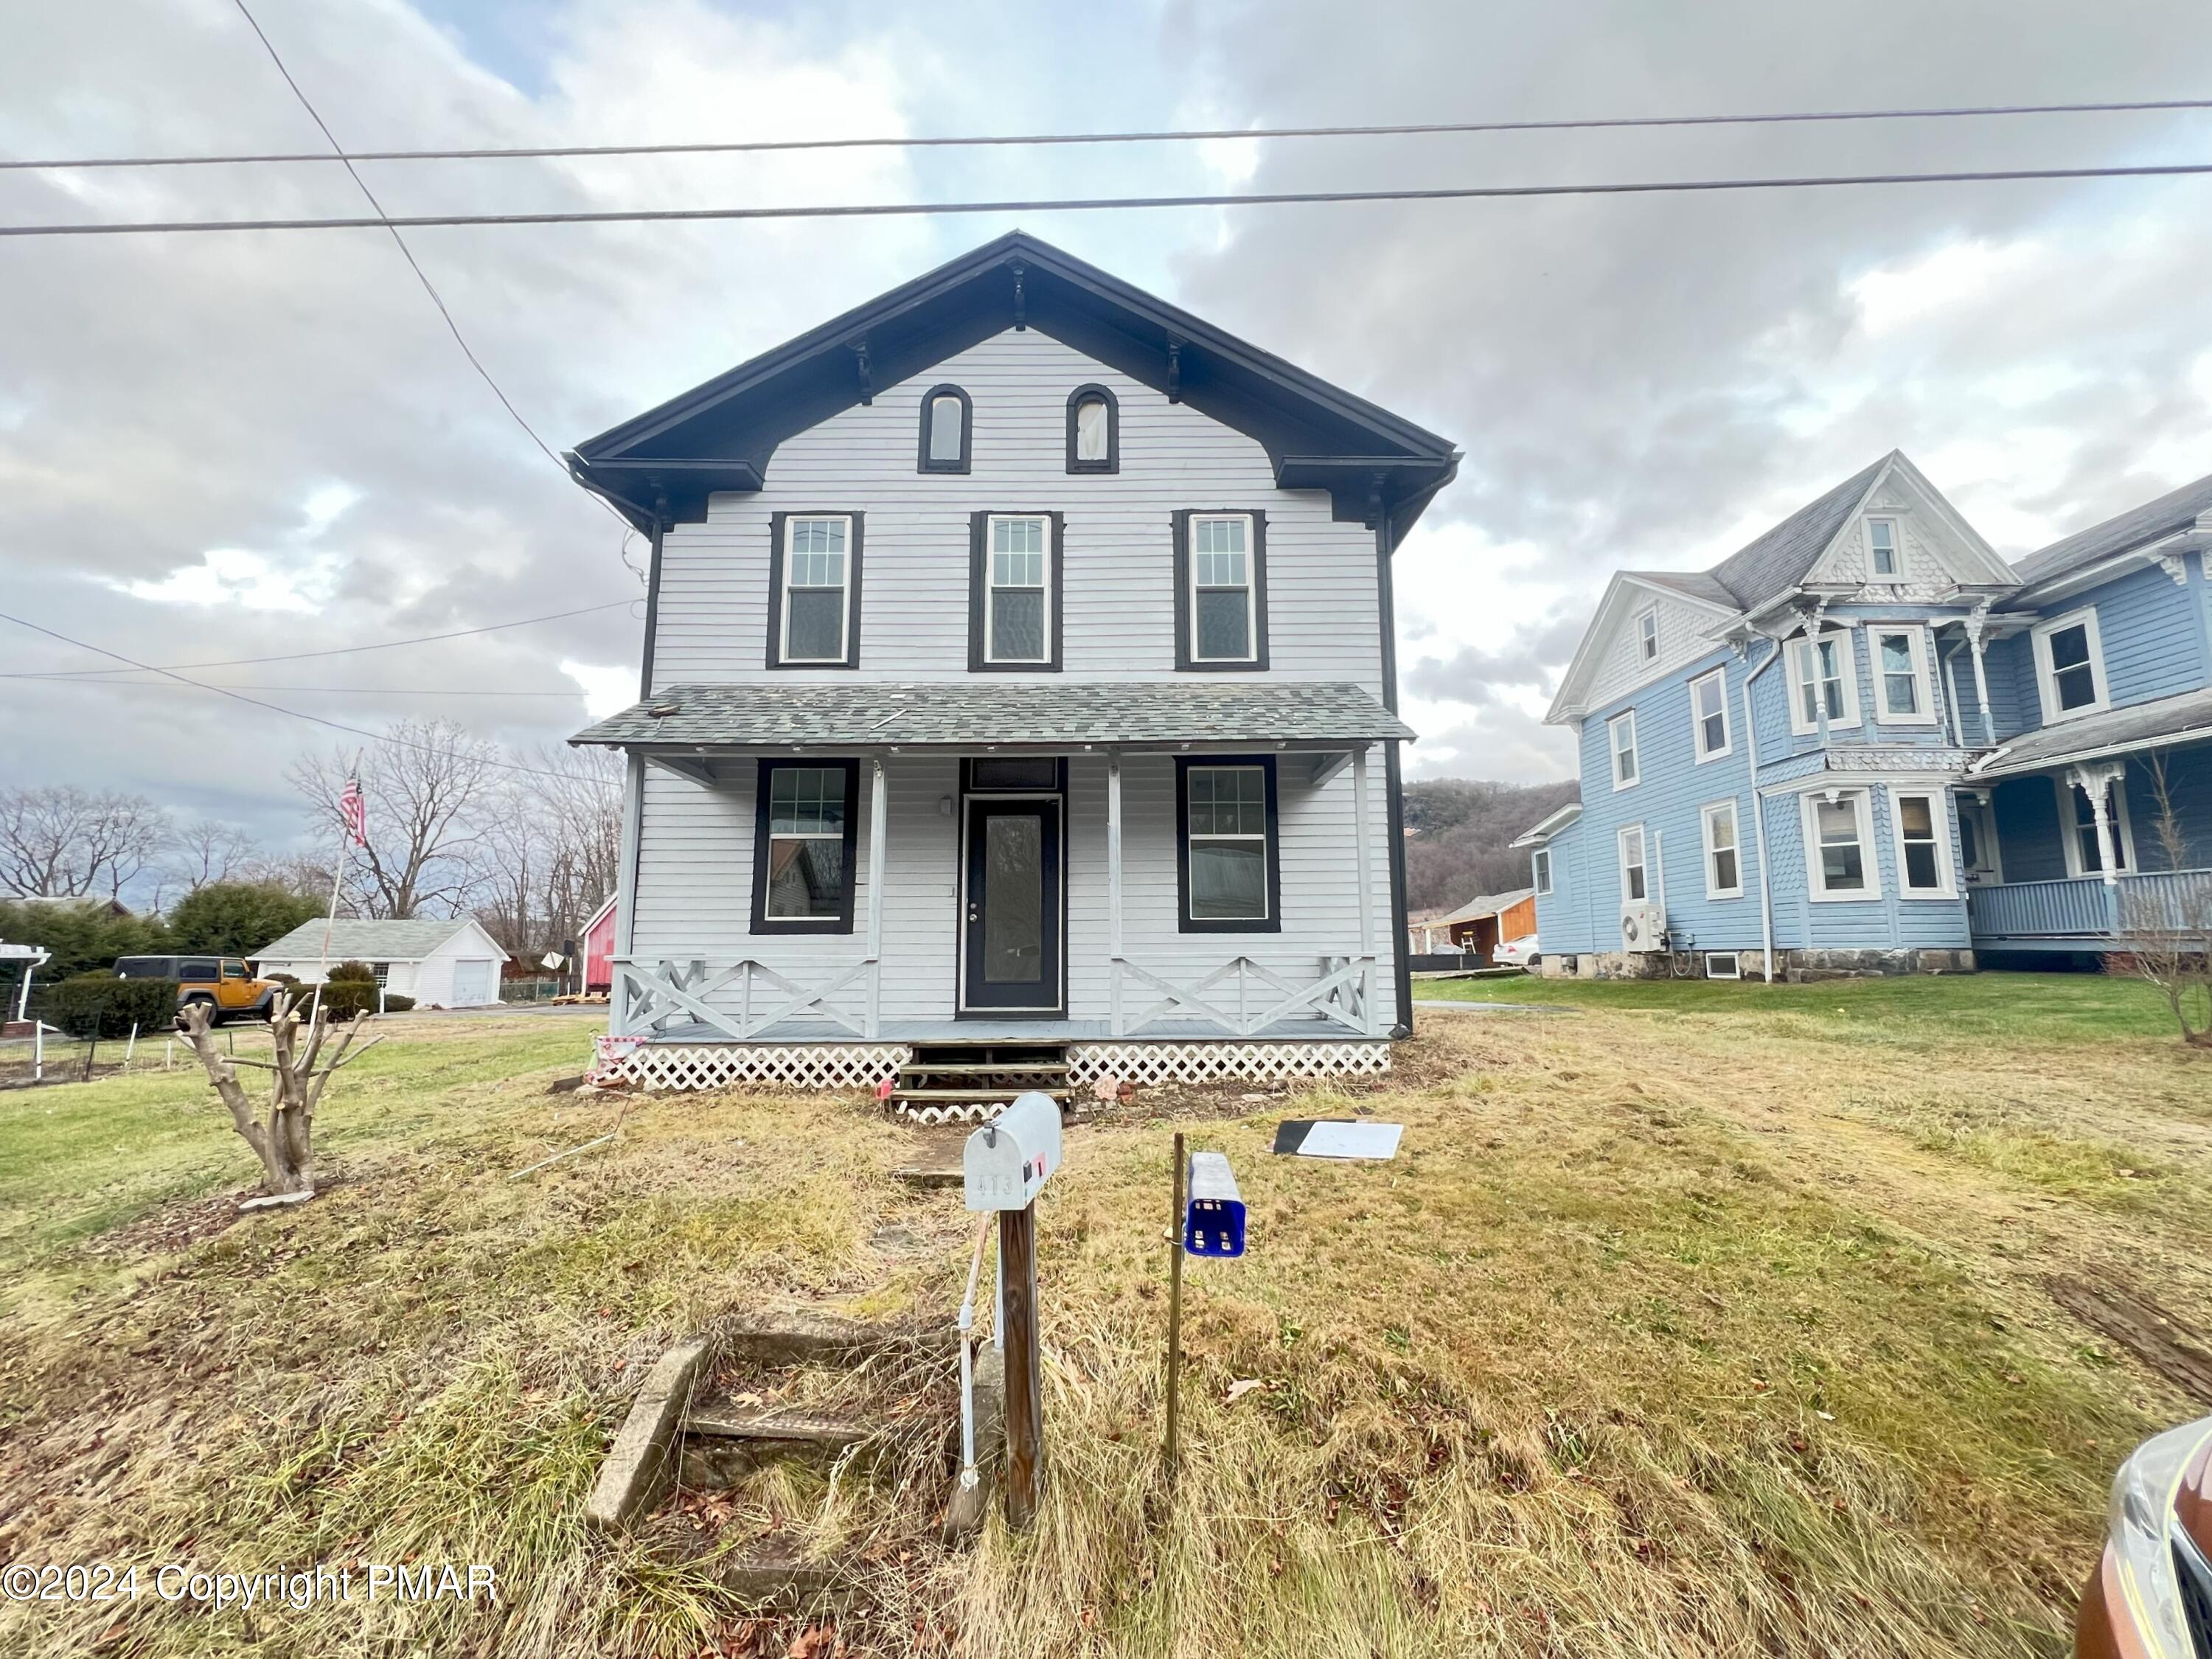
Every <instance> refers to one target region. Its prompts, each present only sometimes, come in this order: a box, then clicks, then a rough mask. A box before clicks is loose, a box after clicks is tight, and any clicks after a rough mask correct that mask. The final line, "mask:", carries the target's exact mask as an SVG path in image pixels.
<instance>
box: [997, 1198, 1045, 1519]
mask: <svg viewBox="0 0 2212 1659" xmlns="http://www.w3.org/2000/svg"><path fill="white" fill-rule="evenodd" d="M999 1259H1000V1261H1001V1262H1002V1263H1003V1264H1004V1265H1005V1267H1006V1524H1007V1525H1008V1526H1010V1527H1026V1526H1028V1525H1029V1524H1030V1522H1032V1521H1034V1520H1035V1519H1036V1510H1037V1496H1038V1494H1039V1492H1041V1491H1042V1489H1043V1486H1044V1377H1043V1368H1042V1365H1041V1364H1039V1354H1038V1347H1037V1276H1036V1206H1035V1205H1034V1204H1032V1205H1030V1206H1029V1207H1028V1208H1026V1209H1020V1210H1001V1211H1000V1212H999Z"/></svg>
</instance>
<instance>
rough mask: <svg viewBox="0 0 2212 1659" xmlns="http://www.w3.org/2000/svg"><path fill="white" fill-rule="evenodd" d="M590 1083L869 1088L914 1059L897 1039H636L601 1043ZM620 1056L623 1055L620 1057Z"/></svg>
mask: <svg viewBox="0 0 2212 1659" xmlns="http://www.w3.org/2000/svg"><path fill="white" fill-rule="evenodd" d="M599 1045H600V1050H601V1052H600V1057H599V1065H598V1066H594V1067H593V1068H592V1081H593V1082H594V1083H635V1084H638V1085H642V1086H643V1087H645V1088H647V1089H724V1088H728V1087H730V1086H731V1085H734V1084H741V1083H750V1084H763V1083H765V1084H775V1085H781V1086H782V1087H785V1088H791V1089H873V1088H875V1087H877V1086H878V1085H881V1084H883V1083H884V1082H885V1081H887V1080H889V1079H892V1078H895V1077H896V1076H897V1075H898V1069H899V1067H900V1066H903V1065H905V1064H906V1063H907V1061H908V1060H910V1059H912V1058H913V1057H914V1050H913V1049H912V1048H908V1046H907V1045H906V1044H905V1043H903V1042H777V1043H762V1042H702V1043H696V1044H695V1043H672V1042H638V1041H636V1040H635V1039H634V1038H623V1037H602V1038H600V1039H599ZM625 1051H626V1052H625Z"/></svg>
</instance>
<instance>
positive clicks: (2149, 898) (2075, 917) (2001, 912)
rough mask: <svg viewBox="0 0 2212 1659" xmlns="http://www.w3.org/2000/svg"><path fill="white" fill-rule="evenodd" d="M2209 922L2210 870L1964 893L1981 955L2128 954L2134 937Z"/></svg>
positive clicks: (2083, 878)
mask: <svg viewBox="0 0 2212 1659" xmlns="http://www.w3.org/2000/svg"><path fill="white" fill-rule="evenodd" d="M2192 918H2194V919H2195V920H2194V921H2192ZM2206 918H2212V869H2206V870H2164V871H2159V872H2154V873H2151V874H2145V875H2122V876H2119V877H2118V878H2116V879H2114V880H2112V881H2110V882H2107V881H2106V880H2105V879H2104V878H2102V877H2101V876H2077V877H2067V878H2063V879H2061V880H2055V881H2020V882H2008V883H2001V884H1993V885H1987V886H1981V887H1970V888H1968V889H1967V890H1966V921H1967V925H1968V926H1969V927H1970V928H1971V929H1972V933H1973V939H1974V948H1975V949H1976V950H1978V951H2004V950H2013V951H2072V950H2085V951H2111V950H2124V949H2125V948H2126V945H2127V940H2128V938H2129V937H2130V935H2137V936H2139V935H2141V934H2142V933H2145V932H2151V933H2171V932H2179V931H2181V930H2183V929H2185V928H2188V927H2192V926H2193V927H2199V928H2201V927H2203V926H2204V925H2205V920H2204V919H2206Z"/></svg>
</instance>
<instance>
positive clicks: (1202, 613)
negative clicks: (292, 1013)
mask: <svg viewBox="0 0 2212 1659" xmlns="http://www.w3.org/2000/svg"><path fill="white" fill-rule="evenodd" d="M1456 461H1457V455H1456V452H1455V450H1454V449H1453V448H1452V447H1451V446H1450V445H1449V443H1447V442H1446V441H1443V439H1440V438H1438V437H1437V436H1435V435H1432V434H1431V433H1428V432H1425V431H1424V430H1422V429H1421V428H1419V427H1417V426H1414V425H1413V424H1412V423H1411V422H1407V421H1404V420H1402V419H1400V418H1399V417H1397V416H1394V415H1391V414H1389V413H1388V412H1387V411H1385V410H1381V409H1378V408H1376V406H1375V405H1374V404H1370V403H1368V402H1366V401H1365V400H1364V399H1362V398H1358V397H1355V396H1353V395H1352V394H1351V393H1349V392H1344V391H1341V390H1340V389H1338V388H1336V387H1334V386H1329V385H1328V384H1327V383H1325V382H1323V381H1322V380H1317V379H1316V378H1315V377H1314V376H1312V375H1310V374H1305V373H1304V372H1303V371H1301V370H1299V369H1297V368H1293V367H1292V366H1291V365H1290V364H1288V363H1286V362H1282V361H1281V360H1280V359H1279V358H1276V357H1273V356H1270V355H1269V354H1267V352H1264V351H1261V350H1260V349H1257V348H1255V347H1253V346H1250V345H1247V344H1245V343H1243V342H1242V341H1240V340H1237V339H1235V338H1233V337H1231V336H1229V335H1226V334H1225V333H1223V332H1222V331H1220V330H1218V329H1216V328H1213V327H1212V326H1210V325H1207V324H1206V323H1204V322H1201V321H1200V319H1197V318H1195V317H1193V316H1191V315H1189V314H1188V313H1184V312H1182V311H1180V310H1177V309H1176V307H1172V306H1169V305H1166V304H1164V303H1163V302H1161V301H1158V300H1156V299H1154V298H1152V296H1151V295H1146V294H1144V293H1142V292H1140V291H1139V290H1138V289H1133V288H1132V287H1130V286H1129V285H1128V284H1127V283H1122V282H1120V281H1118V280H1116V279H1115V278H1114V277H1112V276H1109V275H1107V274H1106V273H1105V272H1103V271H1102V270H1097V269H1095V268H1093V267H1092V266H1090V265H1088V264H1084V263H1083V262H1081V261H1080V260H1077V259H1074V258H1070V257H1069V256H1068V255H1066V254H1065V253H1062V252H1060V251H1058V250H1057V249H1055V248H1053V247H1051V246H1048V245H1047V244H1045V243H1042V242H1040V241H1038V240H1036V239H1035V238H1033V237H1030V236H1027V235H1024V234H1020V233H1016V234H1011V235H1007V236H1005V237H1001V238H1000V239H999V240H996V241H994V242H991V243H989V244H987V245H986V246H982V247H981V248H978V249H976V250H975V252H972V253H969V254H968V255H966V256H965V257H963V258H959V259H957V260H955V261H953V262H952V263H951V264H948V265H945V266H944V267H942V268H940V269H939V270H934V271H932V272H930V273H929V274H928V275H927V276H921V277H919V278H917V279H915V281H913V282H910V283H906V284H905V285H903V286H902V287H900V288H897V289H893V290H892V291H891V292H890V293H888V294H886V295H883V296H882V297H881V298H880V299H878V300H875V301H871V302H870V303H868V304H866V305H864V306H861V307H859V308H857V309H856V310H854V311H851V312H848V313H846V314H845V315H843V316H842V317H839V318H837V319H835V320H833V321H831V322H829V323H827V324H824V325H823V326H821V327H819V328H817V329H815V330H813V331H811V332H810V333H807V334H805V335H803V336H801V337H799V338H798V339H796V340H793V341H792V342H791V343H788V344H787V345H784V346H781V347H779V348H777V349H775V350H773V351H770V352H769V353H767V354H765V355H764V356H760V357H757V358H755V359H754V360H753V361H751V362H747V363H744V364H743V365H741V366H739V367H738V368H734V369H732V370H731V371H730V372H729V373H727V374H723V375H721V376H720V377H719V378H717V379H715V380H710V381H708V382H707V383H706V384H705V385H703V386H699V387H697V388H696V389H695V390H693V391H690V392H685V393H684V394H683V395H682V396H680V397H678V398H673V399H671V401H669V402H667V403H665V404H662V405H660V406H659V408H657V409H653V410H649V411H648V412H647V413H646V414H644V415H641V416H638V417H637V418H636V419H635V420H632V421H629V422H625V423H624V424H623V425H621V426H619V427H617V428H614V429H613V430H611V431H610V432H607V433H605V434H603V435H600V436H599V437H597V438H594V439H592V440H591V441H588V442H586V443H585V444H583V445H581V446H580V447H579V448H578V449H577V451H576V452H575V453H574V455H572V456H571V458H570V463H571V465H572V467H573V469H574V472H575V475H576V477H578V478H579V479H580V481H581V482H582V483H584V484H585V485H586V487H587V488H589V489H593V490H595V491H596V492H598V493H599V494H600V495H603V496H605V498H606V499H607V500H608V501H611V502H612V503H613V504H614V505H615V506H616V507H617V508H618V509H619V510H621V511H622V512H623V514H624V515H625V516H626V517H628V518H629V520H630V521H631V522H632V523H633V524H635V525H636V526H638V528H639V529H640V530H641V531H643V532H645V533H646V534H647V536H648V537H649V538H651V541H652V548H653V553H652V566H651V586H650V598H649V601H648V605H647V623H646V641H645V654H644V677H643V684H642V687H641V698H640V701H639V702H638V703H637V704H636V705H635V707H634V708H629V709H628V710H625V711H624V712H623V713H622V714H617V715H616V716H614V717H613V718H611V719H609V720H602V721H600V722H599V723H598V724H597V725H594V726H592V727H591V728H589V729H588V730H587V731H585V732H580V733H579V734H578V737H577V738H576V741H578V742H580V743H588V744H607V745H611V746H613V747H616V748H618V749H620V750H623V751H624V752H625V753H626V755H627V756H628V757H629V772H628V777H629V796H628V802H627V813H626V818H625V831H624V835H625V840H624V847H623V869H622V878H621V882H622V885H621V891H620V895H619V902H618V903H617V939H616V951H615V957H614V962H615V967H614V984H613V991H612V1010H611V1016H612V1019H611V1024H612V1031H611V1038H610V1050H611V1053H610V1057H609V1059H608V1061H607V1064H608V1066H611V1067H612V1068H614V1069H616V1070H617V1071H618V1072H624V1073H627V1074H629V1075H630V1076H633V1077H635V1078H637V1079H641V1080H642V1081H644V1082H646V1083H647V1084H650V1085H658V1086H669V1085H712V1084H717V1083H721V1082H726V1081H731V1080H735V1079H762V1080H775V1081H780V1082H786V1083H800V1084H806V1083H813V1084H822V1085H853V1084H858V1083H865V1084H878V1085H880V1084H884V1083H888V1084H890V1085H891V1086H892V1089H893V1091H894V1094H893V1097H894V1099H895V1101H896V1103H898V1104H899V1105H901V1106H902V1107H904V1108H906V1109H909V1110H911V1111H913V1112H915V1113H917V1114H926V1115H930V1116H937V1115H944V1114H945V1113H947V1112H954V1111H957V1112H960V1113H963V1114H965V1113H969V1112H973V1111H975V1110H977V1109H988V1107H989V1106H990V1104H991V1103H994V1102H996V1101H1000V1100H1003V1099H1004V1098H1006V1097H1008V1096H1009V1095H1010V1093H1011V1092H1012V1091H1014V1090H1017V1089H1018V1088H1022V1087H1026V1086H1032V1085H1045V1086H1048V1087H1053V1088H1057V1089H1060V1090H1062V1091H1068V1092H1073V1091H1079V1090H1082V1089H1084V1088H1085V1087H1086V1086H1090V1085H1097V1083H1098V1082H1100V1081H1101V1080H1102V1079H1114V1080H1115V1081H1121V1080H1127V1081H1133V1082H1146V1081H1152V1080H1155V1079H1163V1078H1171V1077H1172V1078H1199V1077H1212V1076H1225V1075H1230V1076H1234V1075H1248V1076H1251V1075H1256V1076H1282V1075H1286V1074H1292V1073H1321V1072H1331V1071H1371V1070H1379V1069H1382V1068H1383V1067H1385V1066H1388V1064H1389V1039H1390V1037H1391V1036H1393V1035H1394V1034H1397V1033H1402V1032H1403V1031H1404V1030H1407V1029H1408V1028H1409V1025H1410V1008H1411V1000H1410V997H1409V995H1408V991H1407V975H1406V969H1405V963H1404V958H1403V952H1402V948H1401V945H1402V941H1403V939H1404V938H1405V926H1404V920H1405V883H1404V872H1403V865H1402V850H1401V849H1402V836H1401V833H1400V829H1399V823H1400V803H1399V787H1398V785H1399V756H1398V750H1399V745H1400V744H1401V743H1403V742H1405V741H1407V740H1409V739H1410V738H1412V737H1413V732H1411V731H1410V730H1408V729H1407V726H1405V725H1404V724H1403V723H1402V722H1401V720H1399V719H1398V718H1397V715H1396V714H1395V707H1396V702H1397V692H1396V671H1395V661H1394V655H1393V648H1392V627H1391V592H1390V561H1391V554H1392V551H1393V550H1394V549H1395V547H1396V546H1397V544H1398V543H1399V540H1400V538H1401V537H1403V535H1404V534H1405V533H1406V531H1407V528H1408V527H1409V526H1411V525H1412V524H1413V521H1414V520H1415V519H1416V518H1417V517H1418V516H1419V513H1421V511H1422V509H1423V508H1424V507H1425V505H1426V504H1427V502H1428V501H1429V500H1430V498H1431V496H1432V495H1434V494H1435V493H1436V492H1437V490H1438V489H1441V488H1443V485H1444V484H1445V483H1448V482H1449V480H1450V478H1451V477H1452V475H1453V472H1454V470H1455V465H1456Z"/></svg>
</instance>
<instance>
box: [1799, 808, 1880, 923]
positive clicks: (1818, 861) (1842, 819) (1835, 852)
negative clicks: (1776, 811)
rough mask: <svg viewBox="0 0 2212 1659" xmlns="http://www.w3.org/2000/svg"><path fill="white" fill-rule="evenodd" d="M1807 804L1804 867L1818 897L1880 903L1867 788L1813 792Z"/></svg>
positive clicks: (1878, 877) (1814, 893)
mask: <svg viewBox="0 0 2212 1659" xmlns="http://www.w3.org/2000/svg"><path fill="white" fill-rule="evenodd" d="M1804 801H1805V863H1806V866H1807V868H1808V870H1809V871H1810V872H1811V874H1812V886H1813V896H1814V898H1816V899H1876V898H1880V897H1881V876H1880V873H1879V872H1878V871H1877V870H1876V869H1875V865H1874V861H1873V860H1874V854H1873V848H1874V825H1873V821H1872V818H1871V816H1870V809H1869V806H1868V804H1867V793H1866V791H1865V790H1863V789H1838V790H1830V791H1827V792H1826V793H1811V794H1808V795H1806V796H1805V797H1804Z"/></svg>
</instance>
